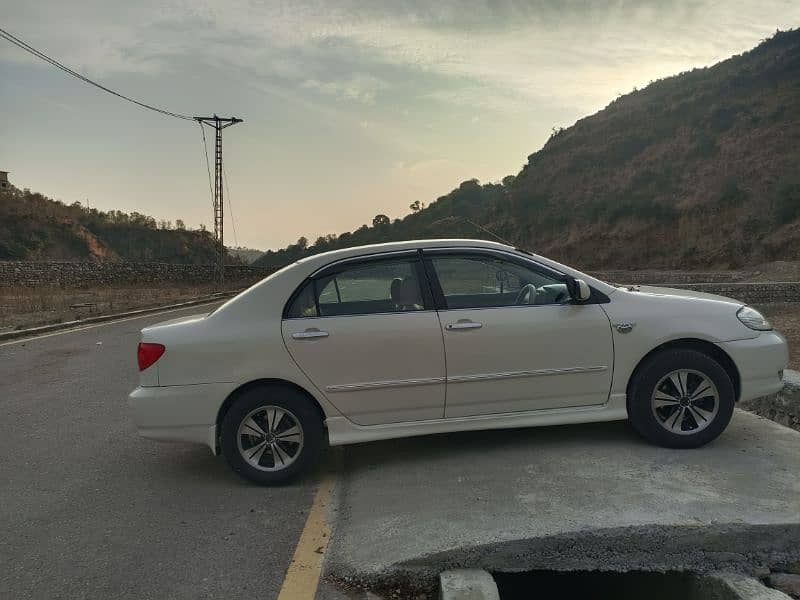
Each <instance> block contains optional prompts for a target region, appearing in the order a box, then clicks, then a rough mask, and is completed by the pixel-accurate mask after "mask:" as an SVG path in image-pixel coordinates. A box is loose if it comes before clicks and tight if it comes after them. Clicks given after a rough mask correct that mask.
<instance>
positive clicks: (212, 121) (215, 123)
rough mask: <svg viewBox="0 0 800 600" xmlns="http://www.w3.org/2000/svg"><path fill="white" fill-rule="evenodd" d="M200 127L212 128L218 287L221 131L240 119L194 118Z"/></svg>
mask: <svg viewBox="0 0 800 600" xmlns="http://www.w3.org/2000/svg"><path fill="white" fill-rule="evenodd" d="M194 120H195V121H197V122H198V123H200V126H201V127H202V126H203V125H208V126H209V127H213V128H214V132H215V133H216V135H215V139H214V241H215V242H216V243H217V244H218V250H219V256H218V258H217V261H218V262H217V271H218V272H217V280H218V281H219V283H220V285H222V284H223V283H224V281H225V236H224V218H223V217H224V211H223V203H222V200H223V191H222V190H223V189H224V187H225V186H224V184H223V181H222V177H223V175H222V130H223V129H225V128H226V127H230V126H231V125H236V124H237V123H241V122H242V119H237V118H236V117H218V116H217V115H214V116H213V117H194Z"/></svg>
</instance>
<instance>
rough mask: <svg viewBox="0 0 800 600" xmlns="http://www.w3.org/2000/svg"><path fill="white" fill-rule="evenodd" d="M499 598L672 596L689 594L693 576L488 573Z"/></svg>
mask: <svg viewBox="0 0 800 600" xmlns="http://www.w3.org/2000/svg"><path fill="white" fill-rule="evenodd" d="M492 575H493V576H494V580H495V583H496V584H497V588H498V591H499V592H500V598H502V600H516V599H517V598H519V599H520V600H522V599H525V600H528V599H530V598H533V597H534V596H536V597H542V598H546V597H552V598H559V600H587V599H588V598H591V599H592V600H604V599H609V600H611V599H613V600H643V599H646V600H662V599H663V600H674V599H675V598H687V597H691V596H692V592H693V591H694V584H695V582H696V581H697V576H696V575H695V574H694V573H688V572H682V571H668V572H666V573H655V572H652V571H629V572H627V573H615V572H609V571H528V572H525V573H502V572H495V573H492Z"/></svg>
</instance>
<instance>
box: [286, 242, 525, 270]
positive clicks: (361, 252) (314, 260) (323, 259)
mask: <svg viewBox="0 0 800 600" xmlns="http://www.w3.org/2000/svg"><path fill="white" fill-rule="evenodd" d="M417 248H423V249H424V248H494V249H496V250H513V249H514V247H513V246H509V245H508V244H501V243H499V242H491V241H488V240H471V239H435V240H407V241H403V242H385V243H383V244H367V245H364V246H352V247H350V248H342V249H341V250H331V251H329V252H322V253H321V254H314V255H312V256H307V257H305V258H301V259H300V260H298V261H297V263H295V264H304V265H309V264H313V265H315V266H316V265H320V266H321V265H326V264H328V263H330V262H334V261H338V260H341V259H344V258H352V257H357V256H369V255H372V254H382V253H384V252H395V251H398V250H415V249H417Z"/></svg>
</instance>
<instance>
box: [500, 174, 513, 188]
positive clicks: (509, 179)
mask: <svg viewBox="0 0 800 600" xmlns="http://www.w3.org/2000/svg"><path fill="white" fill-rule="evenodd" d="M515 179H516V177H515V176H514V175H506V176H505V177H503V187H511V184H512V183H514V180H515Z"/></svg>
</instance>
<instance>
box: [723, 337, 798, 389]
mask: <svg viewBox="0 0 800 600" xmlns="http://www.w3.org/2000/svg"><path fill="white" fill-rule="evenodd" d="M719 346H720V347H721V348H722V349H723V350H725V352H727V353H728V356H730V357H731V358H732V359H733V362H734V363H736V368H737V369H738V370H739V377H740V379H741V387H742V389H741V393H740V394H739V400H752V399H754V398H760V397H762V396H768V395H770V394H776V393H778V392H779V391H781V389H783V380H782V378H781V376H782V373H783V370H784V369H785V368H786V365H787V364H788V362H789V348H788V346H787V345H786V340H785V339H784V338H783V336H782V335H781V334H779V333H778V332H776V331H765V332H763V333H762V334H761V335H759V336H758V337H755V338H752V339H749V340H738V341H735V342H723V343H721V344H719Z"/></svg>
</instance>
